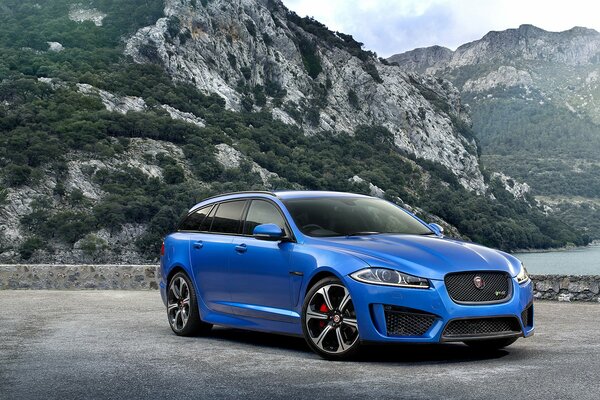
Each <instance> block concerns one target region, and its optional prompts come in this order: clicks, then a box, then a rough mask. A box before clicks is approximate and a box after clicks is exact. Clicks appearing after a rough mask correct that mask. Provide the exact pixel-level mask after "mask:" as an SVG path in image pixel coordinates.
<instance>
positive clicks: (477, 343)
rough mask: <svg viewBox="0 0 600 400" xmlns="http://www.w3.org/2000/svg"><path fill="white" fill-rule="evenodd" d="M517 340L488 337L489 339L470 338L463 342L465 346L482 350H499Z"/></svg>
mask: <svg viewBox="0 0 600 400" xmlns="http://www.w3.org/2000/svg"><path fill="white" fill-rule="evenodd" d="M516 341H517V338H506V339H489V340H471V341H467V342H464V343H465V344H466V345H467V346H470V347H472V348H474V349H478V350H483V351H493V350H500V349H503V348H505V347H508V346H510V345H511V344H513V343H514V342H516Z"/></svg>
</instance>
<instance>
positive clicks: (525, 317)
mask: <svg viewBox="0 0 600 400" xmlns="http://www.w3.org/2000/svg"><path fill="white" fill-rule="evenodd" d="M532 307H533V304H532V305H530V306H529V307H527V308H526V309H524V310H523V312H522V313H521V321H522V322H523V326H531V325H533V321H532V319H533V318H532V317H533V314H532V313H531V311H532V310H531V308H532Z"/></svg>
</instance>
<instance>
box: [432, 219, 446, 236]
mask: <svg viewBox="0 0 600 400" xmlns="http://www.w3.org/2000/svg"><path fill="white" fill-rule="evenodd" d="M429 227H430V228H431V230H432V231H434V232H435V233H436V234H437V235H438V236H444V228H443V227H442V226H441V225H438V224H436V223H433V222H432V223H431V224H429Z"/></svg>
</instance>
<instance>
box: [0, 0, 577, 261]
mask: <svg viewBox="0 0 600 400" xmlns="http://www.w3.org/2000/svg"><path fill="white" fill-rule="evenodd" d="M6 3H7V7H9V8H10V10H11V12H9V13H3V14H1V15H0V48H1V49H2V54H3V57H2V58H1V59H0V168H1V173H0V182H1V185H2V187H0V205H1V204H2V202H3V201H5V199H6V188H12V189H19V188H23V187H27V186H29V187H38V186H40V185H44V184H46V183H47V182H49V181H52V182H56V185H55V186H54V189H53V193H52V195H51V196H49V197H44V196H40V197H39V198H36V199H35V201H34V202H33V203H32V212H31V214H29V215H26V216H25V217H23V218H22V220H21V223H22V226H23V227H24V228H25V230H26V235H27V238H26V240H25V242H24V243H22V244H21V245H20V247H19V248H18V249H17V250H18V251H19V252H20V255H21V257H22V258H24V259H27V258H29V257H31V256H32V254H34V252H35V251H36V250H37V249H44V250H47V251H52V250H53V249H52V248H51V246H52V242H53V241H56V242H59V243H62V244H63V245H65V246H72V245H73V244H74V243H76V242H78V241H82V248H85V249H88V250H89V251H90V252H95V251H96V250H97V249H98V248H102V246H103V244H102V242H101V241H97V240H96V239H95V238H94V237H93V236H91V234H92V233H93V232H95V231H97V230H99V229H106V230H108V231H112V232H117V231H119V230H120V229H121V228H122V226H123V225H124V224H129V223H133V224H145V225H146V226H147V230H146V231H145V233H144V234H143V235H142V237H140V238H139V240H138V241H137V243H136V244H137V246H138V248H139V249H140V250H141V252H142V253H143V254H144V255H145V256H146V257H148V259H152V258H154V257H155V256H156V254H157V253H158V249H159V246H160V241H161V238H162V236H163V235H164V234H165V233H167V232H169V231H170V230H172V229H173V228H174V226H175V224H176V223H177V221H178V219H179V217H180V216H182V215H183V214H184V213H185V212H186V210H187V209H188V208H189V207H190V206H191V205H193V204H194V203H195V202H197V201H199V200H200V199H202V198H203V197H206V196H208V195H211V194H215V193H220V192H225V191H232V190H248V189H263V188H264V184H263V182H262V180H261V179H260V177H259V176H258V175H257V174H256V173H252V172H251V169H250V168H248V165H247V164H245V163H243V164H242V165H240V167H239V168H233V169H224V168H223V167H222V166H221V164H219V163H218V162H217V161H216V158H215V155H214V152H215V148H214V145H216V144H219V143H227V144H230V145H232V146H235V147H236V148H237V149H239V150H240V151H242V152H243V153H244V154H245V155H247V156H248V157H249V158H250V159H252V160H253V161H255V162H257V163H258V164H260V165H261V166H262V167H264V168H266V169H268V170H270V171H272V172H275V173H277V174H278V175H279V177H280V179H279V180H273V181H272V182H271V185H272V186H273V187H274V188H275V189H284V188H290V187H304V188H308V189H322V190H341V191H354V192H360V193H368V192H369V188H368V184H367V183H355V182H353V181H351V180H349V178H351V177H352V176H354V175H358V176H360V177H361V178H363V179H365V181H366V182H372V183H373V184H375V185H377V186H379V187H380V188H382V189H384V190H385V191H386V195H387V197H388V198H389V199H391V200H393V201H400V200H399V198H401V199H402V201H404V202H406V203H407V204H411V205H413V206H418V207H421V208H422V209H423V210H425V211H427V212H431V213H434V214H436V215H439V216H440V217H442V218H444V219H445V220H447V221H448V222H450V223H451V224H453V225H455V226H456V227H457V228H458V229H459V230H460V231H461V232H462V233H463V234H465V235H467V236H469V237H470V238H471V239H473V240H475V241H478V242H481V243H484V244H487V245H491V246H495V247H500V248H503V249H507V250H510V249H516V248H527V247H555V246H561V245H564V244H566V243H574V244H585V243H586V242H587V240H588V239H587V238H586V237H585V236H581V235H580V234H578V233H577V232H576V231H574V230H573V229H572V228H570V227H569V226H567V225H565V224H562V223H560V222H558V221H557V220H555V219H551V218H547V217H546V216H544V215H543V214H542V213H541V212H540V211H539V210H537V209H536V208H532V207H530V206H528V205H527V204H526V203H524V202H519V201H515V200H514V198H512V196H511V195H510V194H508V193H507V192H506V191H504V189H503V188H501V187H497V186H492V188H491V193H492V194H493V195H494V196H495V197H496V198H497V199H499V201H492V200H490V198H488V197H485V196H476V195H474V194H473V193H470V192H468V191H466V190H465V189H464V188H462V186H461V185H460V184H459V183H458V182H457V180H456V178H455V177H454V175H453V174H452V173H451V172H450V171H449V170H447V169H446V168H444V167H443V166H441V165H439V164H436V163H432V162H429V161H424V160H419V159H415V158H414V157H412V156H409V155H407V154H402V153H400V152H399V151H398V150H397V148H396V147H395V146H394V145H393V137H392V134H391V133H390V132H389V131H388V130H387V129H385V128H382V127H366V126H365V127H360V128H358V129H357V131H356V132H355V134H354V135H353V136H349V135H346V134H337V133H335V132H324V133H321V134H317V135H314V136H311V137H307V136H305V135H304V133H303V132H302V131H301V130H300V129H299V128H297V127H294V126H290V125H285V124H283V123H281V122H279V121H276V120H273V118H272V117H271V115H270V113H269V112H268V110H264V111H263V112H260V113H252V112H247V111H246V112H241V113H236V112H231V111H227V110H225V108H224V101H223V99H221V98H220V97H218V96H216V95H207V94H203V93H200V92H199V91H198V90H196V89H195V87H193V86H191V85H186V84H181V83H177V84H176V83H174V82H173V81H171V80H170V79H169V77H168V76H167V75H166V74H165V73H164V71H163V70H162V69H161V68H160V66H158V65H137V64H134V63H133V62H132V61H131V60H129V59H127V58H126V57H124V56H123V55H122V42H121V39H120V38H121V37H123V36H124V35H127V34H130V33H131V32H132V31H134V30H135V29H136V28H138V27H140V26H142V25H146V24H148V23H149V22H152V21H153V20H154V19H156V18H157V17H158V16H160V15H161V7H162V4H161V2H160V1H154V0H147V1H145V2H117V1H109V0H98V1H94V2H93V3H92V5H93V7H96V8H98V9H99V10H101V11H103V12H106V14H107V17H106V18H105V19H104V21H103V22H104V24H103V26H101V27H98V26H95V25H94V24H93V23H92V22H90V21H88V22H83V23H76V22H73V21H70V20H69V19H68V18H67V17H66V16H67V14H68V10H69V7H70V1H66V0H57V1H54V2H52V4H48V3H44V2H41V3H40V4H38V2H35V1H19V2H17V1H12V0H9V1H7V2H6ZM23 32H35V35H32V36H31V37H30V38H28V36H29V35H24V34H23ZM46 41H58V42H60V43H62V44H63V45H64V46H65V49H64V50H63V51H61V52H50V51H48V45H47V44H46ZM346 41H347V40H346ZM24 47H26V48H24ZM38 78H52V79H53V83H52V85H51V84H48V83H45V82H40V81H39V80H38ZM76 83H88V84H91V85H93V86H96V87H98V88H101V89H104V90H108V91H110V92H113V93H116V94H122V95H132V96H139V97H142V98H144V100H145V101H146V104H147V105H148V106H149V109H148V110H147V111H145V112H129V113H127V114H126V115H122V114H118V113H114V112H108V111H106V109H105V108H104V106H103V105H102V103H101V101H100V100H99V99H97V98H94V97H88V96H84V95H82V94H80V93H79V92H78V91H77V87H76V85H75V84H76ZM53 86H54V87H53ZM265 90H271V89H268V88H267V89H265ZM256 93H261V91H260V90H259V91H257V92H256ZM256 93H255V94H256ZM351 95H352V94H351V93H350V92H349V96H351ZM255 97H256V96H255ZM160 104H167V105H170V106H172V107H175V108H178V109H179V110H181V111H185V112H190V113H193V114H195V115H197V116H198V117H201V118H203V119H204V120H205V121H206V127H204V128H199V127H197V126H195V125H192V124H187V123H185V122H181V121H176V120H172V119H171V118H170V117H169V116H168V114H166V112H165V111H163V110H162V109H161V108H159V107H155V106H157V105H160ZM306 117H307V116H306V115H301V116H300V118H306ZM132 138H149V139H156V140H161V141H165V142H170V143H174V144H176V145H177V146H180V147H181V148H182V149H183V152H184V156H185V161H186V163H185V164H186V166H185V167H186V168H189V171H190V173H191V174H186V170H185V169H184V166H182V165H181V164H180V163H178V162H177V161H176V160H175V159H173V158H170V157H167V156H156V157H153V158H149V159H148V160H146V161H147V163H149V164H154V165H156V166H158V167H159V168H160V169H161V170H162V179H160V178H156V177H150V176H149V175H148V174H146V173H144V172H142V171H141V170H139V169H137V168H135V167H133V166H128V167H121V168H117V169H110V168H100V167H99V168H89V169H86V170H85V171H83V172H84V174H85V175H86V178H87V179H89V180H90V181H91V182H93V183H95V184H97V185H98V186H99V187H100V188H101V189H102V190H103V192H104V193H105V194H106V195H105V196H104V197H102V198H101V199H100V200H98V201H96V200H92V199H88V198H86V197H85V196H84V195H83V194H82V192H81V191H80V190H77V189H75V190H67V189H66V188H65V186H64V184H63V183H62V182H63V181H64V178H65V177H66V175H67V173H68V162H69V161H72V160H74V159H78V158H81V159H98V160H105V161H109V160H111V159H115V158H118V157H120V156H123V155H126V154H127V153H128V151H129V149H130V147H131V139H132ZM48 239H51V240H48ZM3 245H4V246H7V244H3ZM4 250H6V247H5V248H4ZM118 250H119V249H111V251H118Z"/></svg>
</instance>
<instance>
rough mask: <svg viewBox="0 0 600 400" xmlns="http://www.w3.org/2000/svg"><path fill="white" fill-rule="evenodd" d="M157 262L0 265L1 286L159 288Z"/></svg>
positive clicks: (2, 287)
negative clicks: (148, 263) (133, 263)
mask: <svg viewBox="0 0 600 400" xmlns="http://www.w3.org/2000/svg"><path fill="white" fill-rule="evenodd" d="M156 269H157V266H156V265H62V264H56V265H54V264H48V265H39V264H38V265H24V264H19V265H0V289H125V290H127V289H135V290H150V289H158V282H157V277H156Z"/></svg>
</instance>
